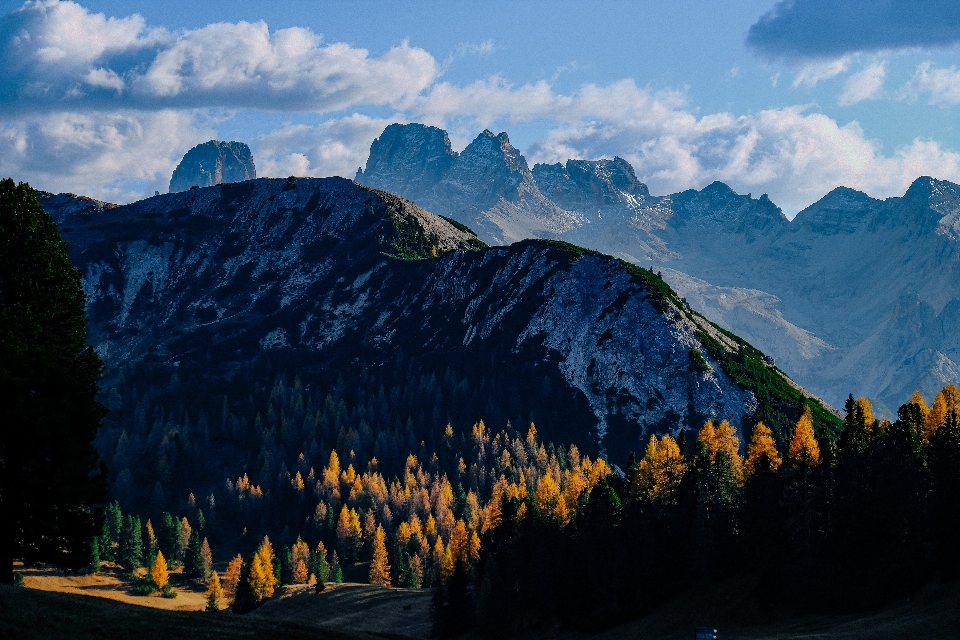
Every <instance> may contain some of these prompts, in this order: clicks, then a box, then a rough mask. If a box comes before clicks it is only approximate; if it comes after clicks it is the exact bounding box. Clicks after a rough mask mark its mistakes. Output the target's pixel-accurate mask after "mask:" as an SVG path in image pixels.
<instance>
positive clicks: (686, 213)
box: [672, 181, 790, 235]
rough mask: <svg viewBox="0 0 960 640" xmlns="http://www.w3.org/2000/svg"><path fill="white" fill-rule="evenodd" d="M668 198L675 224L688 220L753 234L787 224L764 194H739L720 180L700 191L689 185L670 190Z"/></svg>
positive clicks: (784, 217) (785, 219) (779, 211)
mask: <svg viewBox="0 0 960 640" xmlns="http://www.w3.org/2000/svg"><path fill="white" fill-rule="evenodd" d="M672 201H673V211H674V217H673V222H674V224H676V225H678V226H680V225H684V224H690V223H692V224H698V225H709V226H716V227H719V228H721V229H722V230H724V231H727V232H743V233H746V234H747V235H755V234H756V233H757V232H765V231H768V230H771V229H776V228H782V227H784V226H786V225H789V224H790V223H789V221H788V220H787V218H786V216H784V215H783V211H781V210H780V207H778V206H777V205H775V204H774V203H773V202H772V201H771V200H770V198H768V197H767V195H766V194H763V195H762V196H760V197H759V198H753V196H752V195H751V194H749V193H748V194H747V195H740V194H738V193H736V192H735V191H734V190H733V189H731V188H730V187H729V186H728V185H726V184H724V183H723V182H720V181H714V182H713V183H711V184H709V185H707V186H706V187H704V188H703V189H701V190H700V191H697V190H695V189H689V190H687V191H682V192H680V193H677V194H674V195H673V196H672Z"/></svg>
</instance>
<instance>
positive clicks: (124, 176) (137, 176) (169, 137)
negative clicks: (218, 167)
mask: <svg viewBox="0 0 960 640" xmlns="http://www.w3.org/2000/svg"><path fill="white" fill-rule="evenodd" d="M215 133H216V132H215V131H213V130H212V129H210V128H208V127H205V126H203V125H201V124H198V123H197V118H195V117H194V116H193V115H192V114H190V113H188V112H182V111H169V110H168V111H156V112H148V113H143V112H135V111H121V112H113V113H90V112H83V113H72V112H71V113H45V114H39V115H34V116H23V117H18V118H14V119H8V120H6V121H4V122H3V124H2V125H0V175H2V176H4V177H6V176H10V177H13V178H14V180H17V181H20V180H23V181H26V182H29V183H30V184H31V185H33V186H34V187H36V188H38V189H45V190H47V191H53V192H61V191H68V192H73V193H80V194H82V195H89V196H93V197H96V198H99V199H102V200H107V201H110V202H120V203H124V202H130V201H132V200H139V199H141V198H143V197H146V196H148V195H153V192H154V191H160V192H162V193H166V191H167V186H168V185H169V183H170V175H171V174H172V172H173V169H174V167H175V166H176V164H177V163H178V162H179V161H180V158H181V157H182V156H183V154H184V153H185V152H186V151H187V149H189V148H190V147H192V146H193V145H195V144H198V143H200V142H204V141H206V140H210V139H211V138H214V137H216V135H215Z"/></svg>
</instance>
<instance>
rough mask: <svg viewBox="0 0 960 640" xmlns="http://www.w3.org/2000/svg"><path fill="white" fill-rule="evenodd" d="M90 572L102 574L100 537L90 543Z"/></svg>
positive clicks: (94, 537) (95, 537) (94, 538)
mask: <svg viewBox="0 0 960 640" xmlns="http://www.w3.org/2000/svg"><path fill="white" fill-rule="evenodd" d="M90 572H91V573H99V572H100V537H99V536H93V540H92V541H91V543H90Z"/></svg>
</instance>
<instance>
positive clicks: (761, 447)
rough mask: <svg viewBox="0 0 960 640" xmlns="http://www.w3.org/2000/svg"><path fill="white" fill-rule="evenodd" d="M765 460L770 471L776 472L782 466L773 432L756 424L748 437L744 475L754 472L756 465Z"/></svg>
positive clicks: (762, 425) (760, 423)
mask: <svg viewBox="0 0 960 640" xmlns="http://www.w3.org/2000/svg"><path fill="white" fill-rule="evenodd" d="M764 459H765V460H766V464H767V465H768V468H769V469H770V471H776V470H777V469H779V468H780V465H781V464H783V460H782V459H781V458H780V452H779V451H777V442H776V441H775V440H774V439H773V432H772V431H770V429H769V427H767V425H765V424H763V423H762V422H758V423H757V426H755V427H754V428H753V435H751V436H750V444H749V445H747V460H746V462H745V463H744V471H745V473H746V475H748V476H749V475H750V474H752V473H753V472H754V471H756V468H757V463H759V462H760V461H761V460H764Z"/></svg>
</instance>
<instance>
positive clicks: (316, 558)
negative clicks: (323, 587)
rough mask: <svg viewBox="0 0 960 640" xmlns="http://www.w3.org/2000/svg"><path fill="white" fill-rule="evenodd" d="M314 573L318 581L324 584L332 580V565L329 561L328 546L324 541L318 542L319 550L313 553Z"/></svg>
mask: <svg viewBox="0 0 960 640" xmlns="http://www.w3.org/2000/svg"><path fill="white" fill-rule="evenodd" d="M312 564H313V574H314V575H315V576H317V582H319V583H321V584H323V583H325V582H327V581H329V580H330V565H329V563H328V562H327V548H326V547H324V546H323V543H322V542H319V543H317V550H316V551H315V552H314V554H313V563H312Z"/></svg>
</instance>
